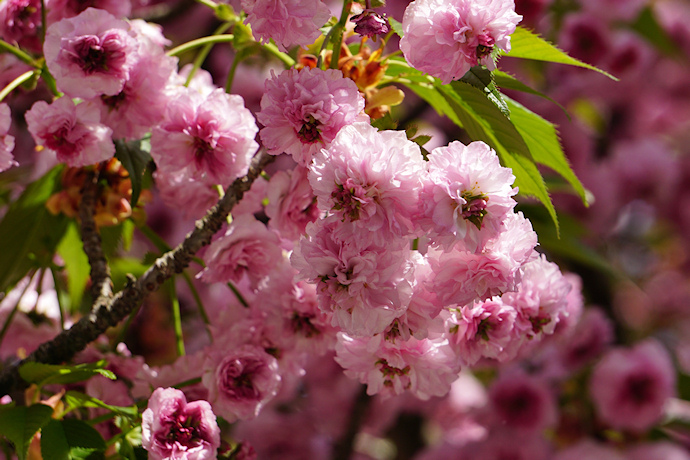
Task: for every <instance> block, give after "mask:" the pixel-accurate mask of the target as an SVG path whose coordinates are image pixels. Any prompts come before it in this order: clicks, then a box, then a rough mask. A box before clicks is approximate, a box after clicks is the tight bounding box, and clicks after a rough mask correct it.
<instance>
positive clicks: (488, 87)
mask: <svg viewBox="0 0 690 460" xmlns="http://www.w3.org/2000/svg"><path fill="white" fill-rule="evenodd" d="M460 81H461V82H464V83H467V84H469V85H472V86H474V87H475V88H477V89H478V90H480V91H481V92H483V93H484V95H485V96H486V97H487V98H488V99H489V100H490V101H491V102H493V103H494V104H495V105H496V107H498V109H499V110H500V111H501V113H502V114H503V115H505V116H506V117H508V118H510V110H509V108H508V105H507V104H506V102H505V101H504V100H503V95H502V94H501V93H500V92H499V91H498V89H497V88H496V84H495V83H494V78H493V76H492V74H491V71H490V70H489V69H487V68H486V67H485V66H481V65H476V66H474V67H472V68H471V69H470V70H468V71H467V72H466V73H465V75H463V76H462V78H461V79H460Z"/></svg>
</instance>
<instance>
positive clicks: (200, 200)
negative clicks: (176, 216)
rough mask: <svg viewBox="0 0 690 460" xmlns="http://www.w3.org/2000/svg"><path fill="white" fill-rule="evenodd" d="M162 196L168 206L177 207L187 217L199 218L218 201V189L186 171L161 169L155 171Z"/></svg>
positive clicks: (155, 177)
mask: <svg viewBox="0 0 690 460" xmlns="http://www.w3.org/2000/svg"><path fill="white" fill-rule="evenodd" d="M153 178H154V180H155V181H156V187H158V192H159V194H160V195H159V196H160V198H161V199H162V200H163V203H165V204H166V205H167V206H169V207H170V208H173V209H177V210H179V211H180V212H181V213H182V216H183V217H184V218H185V219H199V218H201V217H203V215H204V214H205V213H206V211H208V210H209V209H210V208H211V206H213V205H214V204H216V202H217V201H218V190H216V189H215V188H214V187H213V186H211V185H209V184H206V183H204V182H200V181H197V180H194V179H192V178H191V177H189V176H188V175H187V174H186V172H185V171H178V172H174V173H169V174H166V173H164V172H162V171H161V170H160V169H159V170H156V171H155V172H154V173H153Z"/></svg>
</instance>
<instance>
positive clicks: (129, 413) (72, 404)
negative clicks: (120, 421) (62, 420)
mask: <svg viewBox="0 0 690 460" xmlns="http://www.w3.org/2000/svg"><path fill="white" fill-rule="evenodd" d="M64 397H65V402H66V403H67V407H68V410H69V411H71V410H73V409H76V408H79V407H92V408H100V409H107V410H109V411H111V412H114V413H116V414H118V415H123V416H125V417H129V418H136V417H137V416H138V415H139V410H138V409H137V407H136V406H132V407H124V406H111V405H110V404H106V403H104V402H103V401H101V400H100V399H97V398H94V397H92V396H89V395H85V394H84V393H80V392H78V391H68V392H67V393H65V396H64Z"/></svg>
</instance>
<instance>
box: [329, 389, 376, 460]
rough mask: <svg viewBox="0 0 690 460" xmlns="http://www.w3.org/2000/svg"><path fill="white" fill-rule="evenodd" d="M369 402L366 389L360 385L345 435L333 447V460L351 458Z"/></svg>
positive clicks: (347, 459)
mask: <svg viewBox="0 0 690 460" xmlns="http://www.w3.org/2000/svg"><path fill="white" fill-rule="evenodd" d="M370 400H371V398H370V397H369V395H368V394H367V387H366V386H365V385H362V387H361V388H360V390H359V393H357V399H356V400H355V402H354V404H353V405H352V411H351V412H350V420H348V422H347V427H346V429H345V433H344V434H343V436H342V437H341V438H340V439H339V440H338V442H336V443H335V445H334V446H333V457H332V458H333V460H349V459H350V457H352V452H353V451H354V449H355V439H356V437H357V433H359V430H360V428H361V427H362V422H363V421H364V416H365V415H366V413H367V409H368V407H369V401H370Z"/></svg>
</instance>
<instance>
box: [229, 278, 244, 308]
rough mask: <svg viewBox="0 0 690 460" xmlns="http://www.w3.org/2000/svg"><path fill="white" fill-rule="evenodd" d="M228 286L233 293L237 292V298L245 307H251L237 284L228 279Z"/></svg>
mask: <svg viewBox="0 0 690 460" xmlns="http://www.w3.org/2000/svg"><path fill="white" fill-rule="evenodd" d="M228 287H229V288H230V290H231V291H232V293H233V294H235V297H237V300H239V301H240V303H241V304H242V306H243V307H244V308H249V304H248V303H247V300H246V299H245V298H244V296H243V295H242V293H241V292H240V291H239V290H238V289H237V288H236V287H235V285H234V284H232V281H228Z"/></svg>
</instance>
